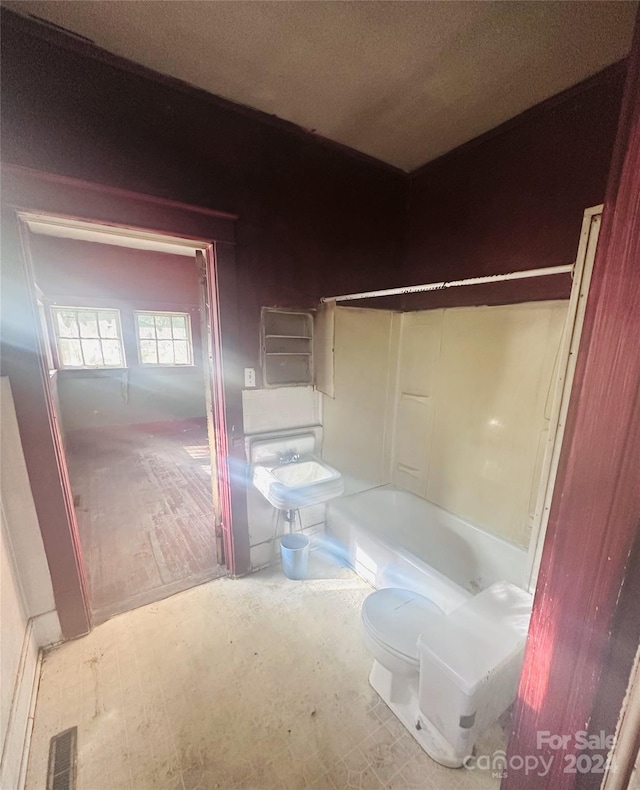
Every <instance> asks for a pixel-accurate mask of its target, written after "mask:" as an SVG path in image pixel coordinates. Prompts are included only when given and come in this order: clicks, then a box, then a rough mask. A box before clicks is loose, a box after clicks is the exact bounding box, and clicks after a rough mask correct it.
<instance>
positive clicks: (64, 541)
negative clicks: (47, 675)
mask: <svg viewBox="0 0 640 790" xmlns="http://www.w3.org/2000/svg"><path fill="white" fill-rule="evenodd" d="M2 177H3V207H2V209H3V226H4V227H5V228H6V229H7V230H8V231H9V236H11V231H13V241H14V244H13V246H11V245H10V242H11V239H10V238H7V239H5V241H7V243H8V245H9V246H7V247H5V249H6V251H7V254H8V259H7V260H9V261H10V265H9V266H8V268H7V271H8V272H9V274H10V275H11V276H12V277H14V279H15V287H16V289H17V290H16V291H15V293H14V294H13V296H15V297H17V299H18V301H20V302H21V303H22V307H23V308H25V309H27V310H29V311H31V312H33V309H35V307H34V306H36V300H35V295H34V293H33V292H32V288H31V284H32V282H33V272H32V271H30V269H29V266H30V263H29V260H28V244H27V245H25V242H28V239H27V238H26V236H25V231H24V229H23V230H22V231H21V221H20V217H19V213H20V212H21V211H27V212H39V213H48V214H50V215H52V216H56V217H69V218H71V219H75V220H81V221H82V220H85V221H91V222H98V223H103V224H108V225H112V226H117V227H121V228H122V229H123V231H125V232H126V230H127V229H134V230H143V231H148V232H149V233H154V232H157V233H159V234H162V235H170V236H174V237H179V238H184V239H187V240H193V241H203V242H207V249H206V250H205V260H206V264H207V268H208V274H209V278H208V279H209V280H210V281H211V282H212V283H213V284H214V285H213V287H212V288H211V289H210V297H211V299H215V300H216V302H215V303H213V302H212V303H211V307H212V313H214V314H215V315H216V316H217V317H216V320H215V322H213V321H212V323H216V328H215V331H213V332H212V338H211V340H212V347H213V349H214V350H215V358H216V359H215V378H216V380H217V383H216V387H217V397H215V398H214V411H215V412H216V422H217V428H218V433H219V441H220V445H219V451H221V452H223V453H224V454H223V455H221V456H219V460H220V459H222V460H220V464H219V467H220V469H221V470H224V471H223V472H222V473H221V474H220V485H221V492H222V493H221V502H223V501H224V500H225V497H226V501H227V503H228V506H227V508H226V528H227V533H228V535H227V538H226V550H227V553H226V558H227V559H226V562H227V565H228V567H229V570H230V571H231V573H233V574H234V575H241V574H243V573H245V572H247V571H248V569H249V556H248V533H247V535H246V536H245V535H244V534H243V531H246V529H247V527H246V499H245V495H244V479H243V478H242V476H238V475H232V474H230V473H229V472H228V467H229V463H230V456H229V455H228V454H227V452H228V450H227V448H228V442H227V432H228V431H231V430H233V431H235V432H238V431H240V432H241V431H242V403H241V389H240V386H239V381H237V380H236V379H237V373H236V371H235V367H236V357H237V356H238V354H237V349H236V347H235V344H234V341H233V340H232V339H235V338H236V337H237V327H236V324H237V309H236V308H235V307H233V309H225V310H219V306H218V300H219V299H220V298H222V299H223V300H224V302H225V303H226V304H228V305H230V306H235V305H237V290H236V289H237V284H236V272H235V255H234V253H235V248H234V245H235V242H234V227H233V220H234V216H233V215H229V214H224V213H223V212H216V211H211V210H209V209H204V208H202V207H198V206H189V205H187V204H184V203H179V202H176V201H167V200H166V199H163V198H156V197H153V196H149V195H141V194H138V193H134V192H129V191H127V190H120V189H114V188H112V187H103V186H102V185H98V184H91V183H87V182H83V181H79V180H77V179H71V178H66V177H64V176H58V175H55V174H51V173H42V172H39V171H34V170H30V169H27V168H22V167H16V166H13V165H4V164H3V165H2ZM4 235H5V234H3V236H4ZM219 243H222V244H223V245H224V250H225V253H224V256H223V257H224V261H223V265H224V268H225V272H224V276H223V277H220V273H219V272H218V271H216V267H217V265H218V256H217V254H216V245H217V244H219ZM3 246H4V245H3ZM3 257H4V256H3ZM18 259H19V260H18ZM3 290H4V289H3ZM4 297H5V294H4V293H3V298H4ZM14 312H18V313H19V310H17V311H14ZM36 319H37V316H35V315H33V316H32V317H31V320H30V321H29V323H28V325H27V324H25V326H24V329H23V332H24V334H25V336H26V339H27V341H28V342H29V343H30V344H31V349H30V354H29V355H28V356H25V354H24V353H21V352H20V349H19V348H17V347H16V348H15V349H14V353H11V349H9V353H8V354H5V358H4V360H3V374H5V375H8V376H9V377H10V379H11V384H12V387H13V388H14V390H17V392H18V393H20V392H21V387H22V386H23V385H24V387H27V386H28V389H29V398H27V399H26V400H24V399H23V407H22V408H20V405H18V408H17V410H18V423H19V426H20V430H21V437H22V440H23V444H24V452H25V459H26V461H27V468H28V469H29V475H30V481H31V486H32V491H33V494H34V500H35V501H36V508H37V510H38V517H39V521H40V528H41V531H42V535H43V541H44V544H45V551H46V553H47V559H48V562H49V568H50V572H51V578H52V584H53V589H54V597H55V600H56V606H57V608H58V614H59V616H60V621H61V625H62V630H63V635H64V636H65V638H67V639H69V638H73V637H76V636H79V635H81V634H83V633H86V632H87V631H88V630H89V629H90V626H91V623H90V615H89V607H88V601H87V591H86V580H85V575H84V571H83V563H82V556H81V552H80V547H79V543H78V536H77V525H76V524H75V515H74V513H73V508H72V507H71V509H69V501H71V502H72V501H73V499H72V497H70V488H69V485H68V476H67V475H66V472H65V467H64V457H63V455H62V456H61V454H60V451H61V438H60V436H59V431H57V430H56V426H55V422H52V418H51V409H52V403H51V394H50V392H49V386H48V371H44V367H45V362H44V360H43V357H42V354H41V350H40V351H39V350H38V346H37V344H38V342H39V340H38V338H39V337H40V331H39V325H38V324H37V323H35V320H36ZM20 320H23V317H21V318H20ZM3 339H4V340H5V341H9V342H11V339H12V336H11V333H9V335H8V336H6V335H5V337H4V338H3ZM20 342H22V340H20ZM36 365H37V368H38V376H39V384H38V385H36V384H35V379H34V370H35V366H36ZM18 400H20V397H18ZM43 410H46V413H47V415H48V417H47V420H48V429H47V430H46V431H45V430H44V429H42V427H41V429H40V430H39V432H38V433H37V434H36V433H34V431H33V430H32V429H31V428H32V427H33V426H31V427H30V422H31V421H32V420H33V419H36V420H37V421H39V424H40V425H41V426H42V416H43V415H42V411H43ZM36 412H38V413H36ZM227 412H228V413H227ZM45 434H46V435H45ZM54 459H55V462H56V470H55V476H54V477H55V479H51V474H50V473H51V464H52V461H53V460H54ZM45 481H46V484H45ZM230 487H233V488H234V489H238V490H234V492H233V493H232V492H231V491H230V490H227V491H226V493H225V491H224V489H225V488H227V489H229V488H230ZM239 489H242V493H240V490H239ZM224 519H225V515H224V508H223V520H224ZM234 530H237V533H238V534H237V535H234ZM245 544H246V550H244V548H243V547H244V546H245ZM236 546H238V547H241V548H242V550H241V551H240V553H239V554H237V553H236Z"/></svg>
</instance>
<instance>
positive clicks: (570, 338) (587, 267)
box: [524, 204, 604, 593]
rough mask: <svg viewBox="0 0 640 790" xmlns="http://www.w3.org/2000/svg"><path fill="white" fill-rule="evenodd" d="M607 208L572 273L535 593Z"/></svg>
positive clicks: (545, 467)
mask: <svg viewBox="0 0 640 790" xmlns="http://www.w3.org/2000/svg"><path fill="white" fill-rule="evenodd" d="M603 208H604V206H603V204H599V205H597V206H592V207H591V208H587V209H585V212H584V215H583V219H582V228H581V230H580V241H579V242H578V252H577V254H576V262H575V265H574V268H573V272H572V278H573V282H572V285H571V294H570V296H569V305H568V308H567V317H566V320H565V324H564V329H563V332H562V339H561V341H560V348H559V351H558V361H557V366H556V367H557V374H556V376H555V381H554V389H553V398H552V402H551V412H550V415H549V428H548V433H547V441H546V446H545V450H544V456H543V460H542V471H541V475H540V480H539V481H538V494H537V497H536V506H535V510H534V516H533V524H532V530H531V538H530V540H529V549H528V553H527V569H526V576H525V579H524V586H525V587H526V588H527V589H528V590H529V592H530V593H534V592H535V589H536V585H537V583H538V573H539V571H540V562H541V560H542V547H543V546H544V539H545V535H546V533H547V525H548V523H549V513H550V511H551V502H552V500H553V494H554V489H555V484H556V478H557V476H558V464H559V460H560V453H561V451H562V441H563V438H564V429H565V425H566V423H567V412H568V411H569V401H570V399H571V389H572V387H573V380H574V377H575V372H576V359H577V355H578V349H579V347H580V338H581V337H582V329H583V326H584V316H585V311H586V306H587V298H588V296H589V287H590V285H591V276H592V273H593V264H594V261H595V257H596V249H597V245H598V237H599V235H600V226H601V222H602V211H603Z"/></svg>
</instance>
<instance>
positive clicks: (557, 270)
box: [320, 263, 574, 302]
mask: <svg viewBox="0 0 640 790" xmlns="http://www.w3.org/2000/svg"><path fill="white" fill-rule="evenodd" d="M573 267H574V264H573V263H567V264H564V265H563V266H550V267H548V268H547V269H528V270H527V271H523V272H510V273H509V274H489V275H487V276H486V277H469V278H467V279H466V280H449V282H441V283H426V284H425V285H406V286H404V287H402V288H386V289H384V290H382V291H362V292H361V293H355V294H343V295H342V296H323V297H322V299H321V300H320V301H321V302H347V301H351V300H353V299H374V298H377V297H379V296H398V295H400V294H418V293H423V292H424V291H441V290H443V289H444V288H457V287H458V286H459V285H482V284H483V283H496V282H502V281H503V280H525V279H529V278H530V277H549V276H551V275H553V274H567V273H569V272H571V273H573Z"/></svg>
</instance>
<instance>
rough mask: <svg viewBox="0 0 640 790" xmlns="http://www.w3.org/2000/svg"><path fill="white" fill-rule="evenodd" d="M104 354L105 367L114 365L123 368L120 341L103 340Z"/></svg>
mask: <svg viewBox="0 0 640 790" xmlns="http://www.w3.org/2000/svg"><path fill="white" fill-rule="evenodd" d="M102 354H103V356H104V364H105V365H113V367H116V368H117V367H121V365H122V356H121V354H120V342H119V341H118V340H103V341H102Z"/></svg>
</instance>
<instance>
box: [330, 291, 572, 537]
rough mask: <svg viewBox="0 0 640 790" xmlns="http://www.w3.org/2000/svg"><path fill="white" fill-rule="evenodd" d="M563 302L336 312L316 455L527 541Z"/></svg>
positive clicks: (355, 477) (351, 482) (350, 476)
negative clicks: (330, 391)
mask: <svg viewBox="0 0 640 790" xmlns="http://www.w3.org/2000/svg"><path fill="white" fill-rule="evenodd" d="M567 305H568V303H567V302H566V301H564V300H562V301H557V302H555V301H554V302H530V303H525V304H516V305H502V306H498V307H471V308H452V309H447V310H427V311H420V312H415V313H404V314H400V313H392V312H390V311H385V310H375V311H373V310H367V309H359V308H338V309H337V310H336V340H335V398H329V397H326V396H324V397H323V413H324V448H323V454H324V458H325V459H326V460H327V462H328V463H330V464H331V465H332V466H335V467H336V468H337V469H339V470H340V472H341V473H342V474H343V475H344V476H345V492H346V493H347V494H351V493H356V492H358V491H363V490H366V489H367V488H373V487H375V486H380V485H384V484H387V483H393V484H394V485H396V486H398V487H400V488H403V489H405V490H406V491H410V492H412V493H414V494H416V495H418V496H420V497H422V498H424V499H426V500H428V501H430V502H433V503H434V504H437V505H439V506H441V507H443V508H444V509H445V510H448V511H450V512H452V513H455V514H456V515H458V516H459V517H460V518H462V519H464V520H466V521H469V522H470V523H472V524H474V525H476V526H477V527H481V528H482V529H485V530H487V531H489V532H492V533H495V534H496V535H499V536H501V537H503V538H505V539H507V540H509V541H511V542H513V543H515V544H517V545H519V546H522V547H526V546H527V545H528V542H529V539H530V534H531V528H532V523H533V517H534V510H535V505H536V497H537V493H538V485H539V479H540V474H541V464H542V460H543V454H544V448H545V440H546V436H547V433H548V427H549V417H550V408H551V394H552V385H553V383H554V382H555V378H554V373H557V368H556V365H557V357H558V351H559V347H560V340H561V336H562V332H563V328H564V322H565V320H566V314H567Z"/></svg>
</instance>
